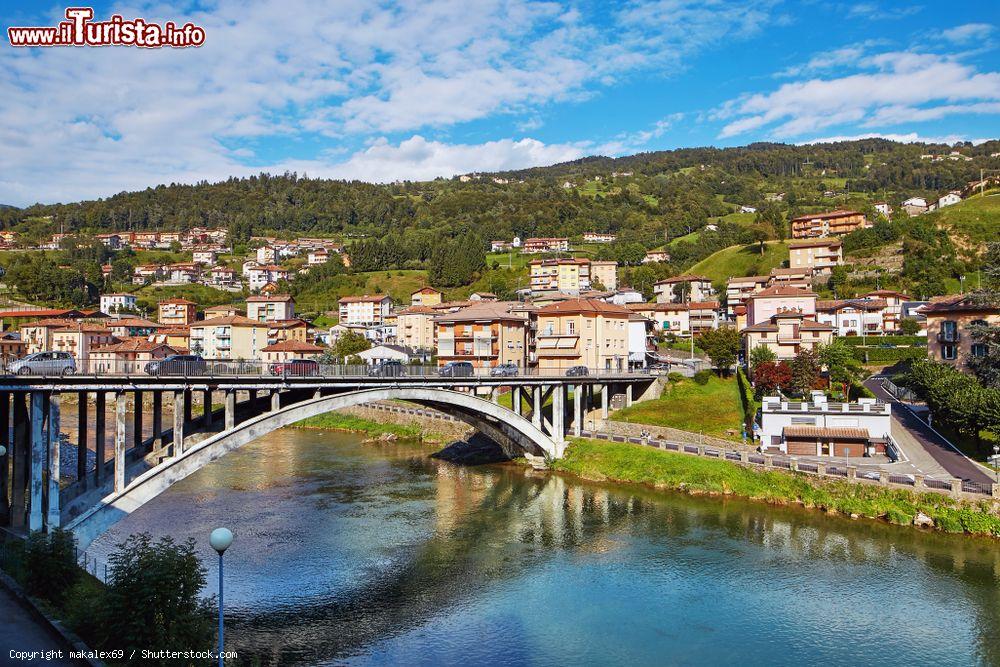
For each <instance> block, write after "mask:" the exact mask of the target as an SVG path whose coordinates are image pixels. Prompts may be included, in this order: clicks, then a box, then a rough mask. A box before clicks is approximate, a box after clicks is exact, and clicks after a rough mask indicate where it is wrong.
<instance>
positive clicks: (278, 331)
mask: <svg viewBox="0 0 1000 667" xmlns="http://www.w3.org/2000/svg"><path fill="white" fill-rule="evenodd" d="M308 334H309V323H308V322H306V321H305V320H300V319H298V318H292V319H289V320H277V321H273V322H268V323H267V344H268V345H272V344H274V343H277V342H280V341H283V340H297V341H299V342H300V343H304V342H306V339H307V338H308Z"/></svg>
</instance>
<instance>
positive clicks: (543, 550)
mask: <svg viewBox="0 0 1000 667" xmlns="http://www.w3.org/2000/svg"><path fill="white" fill-rule="evenodd" d="M219 525H226V526H229V527H230V528H232V529H233V531H234V532H235V534H236V540H235V542H234V544H233V546H232V547H231V548H230V550H229V551H228V552H227V554H226V610H227V625H226V627H227V630H226V637H227V648H229V649H232V650H236V651H239V653H240V657H241V659H248V660H253V659H257V660H259V661H260V663H262V664H265V665H296V664H302V665H306V664H321V665H326V664H331V665H332V664H351V665H390V664H391V665H453V664H462V665H614V664H629V665H663V664H679V665H705V664H735V663H740V664H750V665H756V664H761V665H764V664H766V665H800V664H816V663H825V664H838V665H855V664H874V663H878V664H881V665H914V664H949V665H973V664H1000V586H998V583H1000V545H998V544H997V543H996V542H992V541H988V540H984V539H972V538H966V537H960V536H948V535H939V534H928V533H922V532H918V531H916V530H912V529H909V528H901V527H895V526H889V525H882V524H875V523H872V522H864V521H851V520H849V519H845V518H842V517H827V516H823V515H821V514H819V513H817V512H811V511H806V510H801V509H797V508H783V507H770V506H766V505H760V504H754V503H749V502H743V501H739V500H732V499H729V500H722V499H716V498H696V497H689V496H684V495H679V494H662V493H654V492H652V491H646V490H645V489H636V488H631V487H623V486H614V485H606V484H591V483H587V482H582V481H579V480H575V479H571V478H567V477H562V476H558V475H546V474H544V473H536V472H532V471H528V470H525V469H522V468H519V467H516V466H513V465H508V466H481V467H475V468H463V467H458V466H455V465H452V464H449V463H444V462H440V461H436V460H433V459H430V458H428V457H427V452H426V451H425V450H423V449H419V448H417V447H416V446H413V445H407V444H371V443H368V444H365V443H363V442H362V441H361V438H360V437H358V436H355V435H352V434H346V433H339V432H331V431H309V430H292V429H284V430H281V431H277V432H275V433H272V434H270V435H269V436H267V437H265V438H263V439H261V440H260V441H258V442H255V443H253V444H251V445H248V446H246V447H244V448H243V449H241V450H239V451H237V452H234V453H232V454H230V455H228V456H226V457H224V458H222V459H220V460H219V461H217V462H215V463H213V464H211V465H209V466H207V467H205V468H204V469H202V470H201V471H199V472H198V473H196V474H194V475H192V476H190V477H188V478H187V479H185V480H183V481H182V482H180V483H178V484H176V485H175V486H174V487H172V488H171V489H169V490H168V491H167V492H166V493H164V494H163V495H162V496H160V497H158V498H156V499H155V500H153V501H152V502H150V503H149V504H147V505H146V506H144V507H143V508H141V509H140V510H138V511H137V512H135V513H134V514H132V515H131V516H129V517H127V518H126V519H125V520H123V521H122V522H120V523H119V524H117V525H116V526H115V527H114V528H113V529H112V530H111V531H110V532H109V533H107V534H105V535H103V536H102V537H101V538H100V539H99V540H98V541H97V542H95V544H94V545H92V546H91V549H90V553H91V554H93V555H96V556H97V557H98V558H102V559H103V558H106V555H107V552H108V550H109V549H111V548H112V546H113V545H114V544H115V543H117V542H120V541H121V540H122V539H124V538H125V537H126V536H127V535H129V534H130V533H133V532H140V531H148V532H150V533H152V534H153V535H154V536H159V535H171V536H173V537H174V538H180V539H184V538H187V537H194V538H195V539H196V540H197V543H198V548H199V550H200V552H201V553H202V556H203V558H204V562H205V563H206V565H207V566H208V568H209V592H214V590H215V581H216V577H217V570H216V569H215V567H216V556H215V554H214V552H212V551H211V548H210V547H209V546H208V544H207V541H208V534H209V532H210V531H211V529H212V528H215V527H216V526H219ZM241 662H242V660H241Z"/></svg>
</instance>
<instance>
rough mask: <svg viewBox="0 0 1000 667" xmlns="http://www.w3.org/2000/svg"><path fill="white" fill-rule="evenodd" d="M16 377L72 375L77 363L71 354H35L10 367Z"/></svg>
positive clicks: (19, 360)
mask: <svg viewBox="0 0 1000 667" xmlns="http://www.w3.org/2000/svg"><path fill="white" fill-rule="evenodd" d="M8 369H9V371H10V372H11V373H12V374H16V375H72V374H73V373H75V372H76V362H75V361H73V355H71V354H70V353H69V352H35V353H33V354H29V355H28V356H26V357H25V358H23V359H18V360H17V361H14V362H12V363H11V364H10V366H8Z"/></svg>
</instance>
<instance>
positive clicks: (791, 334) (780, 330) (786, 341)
mask: <svg viewBox="0 0 1000 667" xmlns="http://www.w3.org/2000/svg"><path fill="white" fill-rule="evenodd" d="M750 302H751V303H752V302H753V298H751V300H750ZM813 317H814V316H813ZM740 335H742V336H743V352H744V358H745V359H749V358H750V353H751V351H753V350H755V349H756V348H758V347H766V348H769V349H770V350H771V351H772V352H774V354H775V356H776V357H777V358H778V359H779V360H783V361H787V360H789V359H792V358H794V357H795V356H796V355H798V353H799V352H801V351H803V350H811V351H814V352H815V351H816V350H817V349H818V348H819V347H820V346H821V345H828V344H829V343H830V341H832V340H833V327H832V326H831V325H829V324H822V323H820V322H817V321H816V320H815V319H811V317H810V316H807V315H806V314H805V313H804V312H802V311H801V310H797V309H795V310H792V309H789V310H779V311H778V312H776V313H774V314H772V315H770V317H768V318H767V319H766V320H763V321H760V320H758V321H756V322H755V323H754V324H748V325H747V326H745V327H744V328H743V330H742V331H740Z"/></svg>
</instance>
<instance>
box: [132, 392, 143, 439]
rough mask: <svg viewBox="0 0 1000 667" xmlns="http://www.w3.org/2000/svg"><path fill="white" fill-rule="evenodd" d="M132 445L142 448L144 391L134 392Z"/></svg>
mask: <svg viewBox="0 0 1000 667" xmlns="http://www.w3.org/2000/svg"><path fill="white" fill-rule="evenodd" d="M132 410H133V412H132V446H133V447H135V448H136V449H141V448H142V392H141V391H137V392H135V393H134V394H133V401H132Z"/></svg>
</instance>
